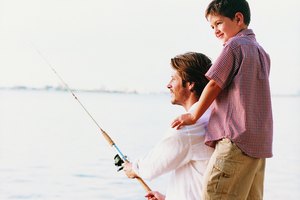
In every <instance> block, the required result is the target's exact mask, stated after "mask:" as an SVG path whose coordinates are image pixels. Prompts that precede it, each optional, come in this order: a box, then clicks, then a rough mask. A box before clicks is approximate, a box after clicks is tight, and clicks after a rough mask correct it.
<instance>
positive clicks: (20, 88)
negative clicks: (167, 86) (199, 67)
mask: <svg viewBox="0 0 300 200" xmlns="http://www.w3.org/2000/svg"><path fill="white" fill-rule="evenodd" d="M1 90H8V91H9V90H11V91H46V92H52V91H54V92H69V91H68V89H67V88H64V87H61V86H57V87H55V86H44V87H29V86H12V87H0V91H1ZM71 91H72V92H88V93H110V94H145V93H146V92H138V91H136V90H110V89H74V88H71ZM148 93H149V94H167V92H148Z"/></svg>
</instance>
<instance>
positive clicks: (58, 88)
mask: <svg viewBox="0 0 300 200" xmlns="http://www.w3.org/2000/svg"><path fill="white" fill-rule="evenodd" d="M0 90H12V91H49V92H51V91H57V92H68V89H67V88H64V87H61V86H56V87H55V86H44V87H29V86H12V87H0ZM71 91H72V92H88V93H109V94H168V92H138V91H136V90H128V91H127V90H110V89H73V88H71ZM271 95H272V96H273V97H300V92H299V94H271Z"/></svg>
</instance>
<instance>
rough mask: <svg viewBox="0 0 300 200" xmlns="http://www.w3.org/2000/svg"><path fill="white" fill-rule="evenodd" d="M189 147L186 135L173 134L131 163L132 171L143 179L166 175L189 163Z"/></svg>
mask: <svg viewBox="0 0 300 200" xmlns="http://www.w3.org/2000/svg"><path fill="white" fill-rule="evenodd" d="M189 146H190V144H189V142H188V138H187V135H184V134H180V133H173V134H171V135H169V136H168V137H165V138H164V139H163V140H161V141H160V142H159V143H158V144H157V145H156V146H155V147H154V148H153V149H152V150H151V151H150V152H149V153H148V154H146V155H145V156H144V157H142V158H140V159H138V160H137V161H136V162H133V170H134V171H135V172H136V173H137V174H138V175H139V176H140V177H142V178H145V179H153V178H156V177H158V176H160V175H162V174H165V173H168V172H170V171H172V170H175V169H177V168H178V167H180V166H182V165H184V164H186V163H188V162H189V160H190V157H191V155H190V148H189Z"/></svg>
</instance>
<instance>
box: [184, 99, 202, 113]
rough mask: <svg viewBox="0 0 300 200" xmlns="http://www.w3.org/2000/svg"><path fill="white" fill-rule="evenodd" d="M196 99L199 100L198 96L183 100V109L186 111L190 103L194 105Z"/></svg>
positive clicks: (190, 105)
mask: <svg viewBox="0 0 300 200" xmlns="http://www.w3.org/2000/svg"><path fill="white" fill-rule="evenodd" d="M198 100H199V98H196V97H193V98H189V99H187V100H186V101H185V104H184V105H183V107H184V109H185V110H186V111H189V109H190V108H191V107H192V105H194V104H195V103H196V102H197V101H198Z"/></svg>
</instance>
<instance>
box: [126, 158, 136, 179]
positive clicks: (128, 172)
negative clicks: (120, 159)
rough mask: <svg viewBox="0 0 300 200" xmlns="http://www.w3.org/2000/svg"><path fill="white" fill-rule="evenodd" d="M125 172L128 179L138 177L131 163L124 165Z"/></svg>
mask: <svg viewBox="0 0 300 200" xmlns="http://www.w3.org/2000/svg"><path fill="white" fill-rule="evenodd" d="M123 167H124V168H123V170H124V172H125V174H126V176H127V177H128V178H136V177H138V175H137V174H136V173H135V172H134V171H133V170H132V164H131V163H130V162H125V163H123Z"/></svg>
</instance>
